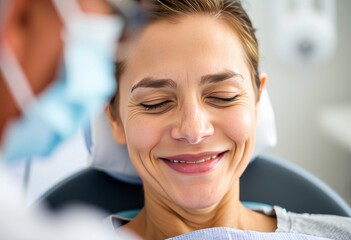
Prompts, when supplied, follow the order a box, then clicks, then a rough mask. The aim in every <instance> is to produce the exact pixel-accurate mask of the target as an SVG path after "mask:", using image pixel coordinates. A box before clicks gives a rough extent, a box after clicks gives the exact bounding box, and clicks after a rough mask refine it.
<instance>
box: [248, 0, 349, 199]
mask: <svg viewBox="0 0 351 240" xmlns="http://www.w3.org/2000/svg"><path fill="white" fill-rule="evenodd" d="M273 5H274V0H264V1H263V0H247V1H246V3H245V6H246V9H247V10H248V12H249V15H250V17H251V19H252V20H253V23H254V25H255V27H256V29H257V37H258V40H259V43H260V53H261V65H260V69H261V71H265V72H267V74H268V82H267V83H268V84H267V85H268V93H269V95H270V98H271V101H272V105H273V108H274V111H275V117H276V124H277V134H278V144H277V146H276V147H275V148H274V149H272V150H270V153H271V154H274V155H278V156H282V157H285V158H286V159H289V160H290V161H292V162H294V163H296V164H298V165H300V166H302V167H303V168H305V169H307V170H309V171H310V172H312V173H314V174H315V175H316V176H317V177H319V178H320V179H322V180H324V181H325V182H326V183H327V184H328V185H329V186H331V187H332V188H333V189H334V190H335V191H336V192H338V193H339V194H340V195H341V196H342V197H343V198H344V199H345V200H346V201H347V202H348V203H349V204H351V76H350V73H351V47H350V44H351V1H350V0H336V13H337V15H336V28H337V49H336V52H335V53H334V54H333V56H332V57H331V58H330V59H328V60H327V61H325V62H323V63H320V64H315V65H305V66H294V65H290V64H288V63H285V62H284V61H282V60H281V59H280V58H279V57H278V56H277V54H276V49H275V47H276V46H275V44H274V38H275V36H276V34H277V32H276V28H275V25H274V19H273Z"/></svg>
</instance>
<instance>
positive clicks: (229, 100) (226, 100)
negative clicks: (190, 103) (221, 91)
mask: <svg viewBox="0 0 351 240" xmlns="http://www.w3.org/2000/svg"><path fill="white" fill-rule="evenodd" d="M237 97H238V95H236V96H234V97H231V98H220V97H208V98H211V99H215V100H219V101H224V102H234V101H235V100H236V99H237Z"/></svg>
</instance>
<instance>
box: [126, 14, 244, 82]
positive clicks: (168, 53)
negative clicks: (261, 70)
mask: <svg viewBox="0 0 351 240" xmlns="http://www.w3.org/2000/svg"><path fill="white" fill-rule="evenodd" d="M126 65H127V68H126V72H125V73H126V74H129V75H130V76H134V77H135V78H140V77H145V76H148V75H151V76H154V75H155V74H156V75H159V76H158V77H174V78H177V77H179V76H169V74H183V73H184V74H201V75H203V74H209V73H213V72H218V71H222V70H223V69H232V70H235V71H238V72H239V73H242V74H244V72H245V71H247V68H246V64H245V60H244V54H243V48H242V46H241V43H240V41H239V38H238V36H237V34H236V32H235V30H234V29H233V28H231V27H230V26H229V24H227V23H226V22H224V20H219V19H217V18H215V17H214V16H206V15H189V16H183V17H179V18H178V19H177V21H176V22H168V21H159V22H156V23H153V24H151V25H150V26H148V27H147V28H146V29H145V30H144V31H143V33H142V34H141V36H140V39H139V40H138V42H137V44H136V45H135V47H134V48H133V49H132V50H131V52H130V53H129V54H128V56H127V64H126ZM204 71H205V72H204ZM165 74H167V76H164V75H165Z"/></svg>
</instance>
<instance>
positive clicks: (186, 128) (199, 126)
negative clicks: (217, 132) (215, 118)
mask: <svg viewBox="0 0 351 240" xmlns="http://www.w3.org/2000/svg"><path fill="white" fill-rule="evenodd" d="M213 133H214V128H213V125H212V123H211V121H210V118H209V116H208V113H207V112H206V111H204V110H203V109H202V108H201V107H200V106H199V105H198V104H195V103H193V104H191V105H188V106H185V107H183V109H181V111H180V113H179V115H178V117H177V119H176V124H175V126H174V127H173V128H172V133H171V134H172V137H173V138H174V139H176V140H180V141H185V142H187V143H190V144H198V143H200V142H201V141H203V140H204V139H206V138H208V137H209V136H211V135H213Z"/></svg>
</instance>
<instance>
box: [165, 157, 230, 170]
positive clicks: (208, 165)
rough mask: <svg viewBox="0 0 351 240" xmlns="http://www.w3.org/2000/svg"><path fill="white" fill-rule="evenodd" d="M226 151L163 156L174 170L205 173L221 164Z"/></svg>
mask: <svg viewBox="0 0 351 240" xmlns="http://www.w3.org/2000/svg"><path fill="white" fill-rule="evenodd" d="M224 154H225V152H208V153H202V154H197V155H190V154H184V155H176V156H169V157H165V158H161V159H162V160H164V162H165V163H166V164H167V165H168V166H169V167H171V168H172V169H173V170H175V171H177V172H180V173H186V174H195V173H204V172H207V171H210V170H212V169H214V168H216V167H217V166H218V165H219V162H220V160H221V159H222V157H223V155H224Z"/></svg>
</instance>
